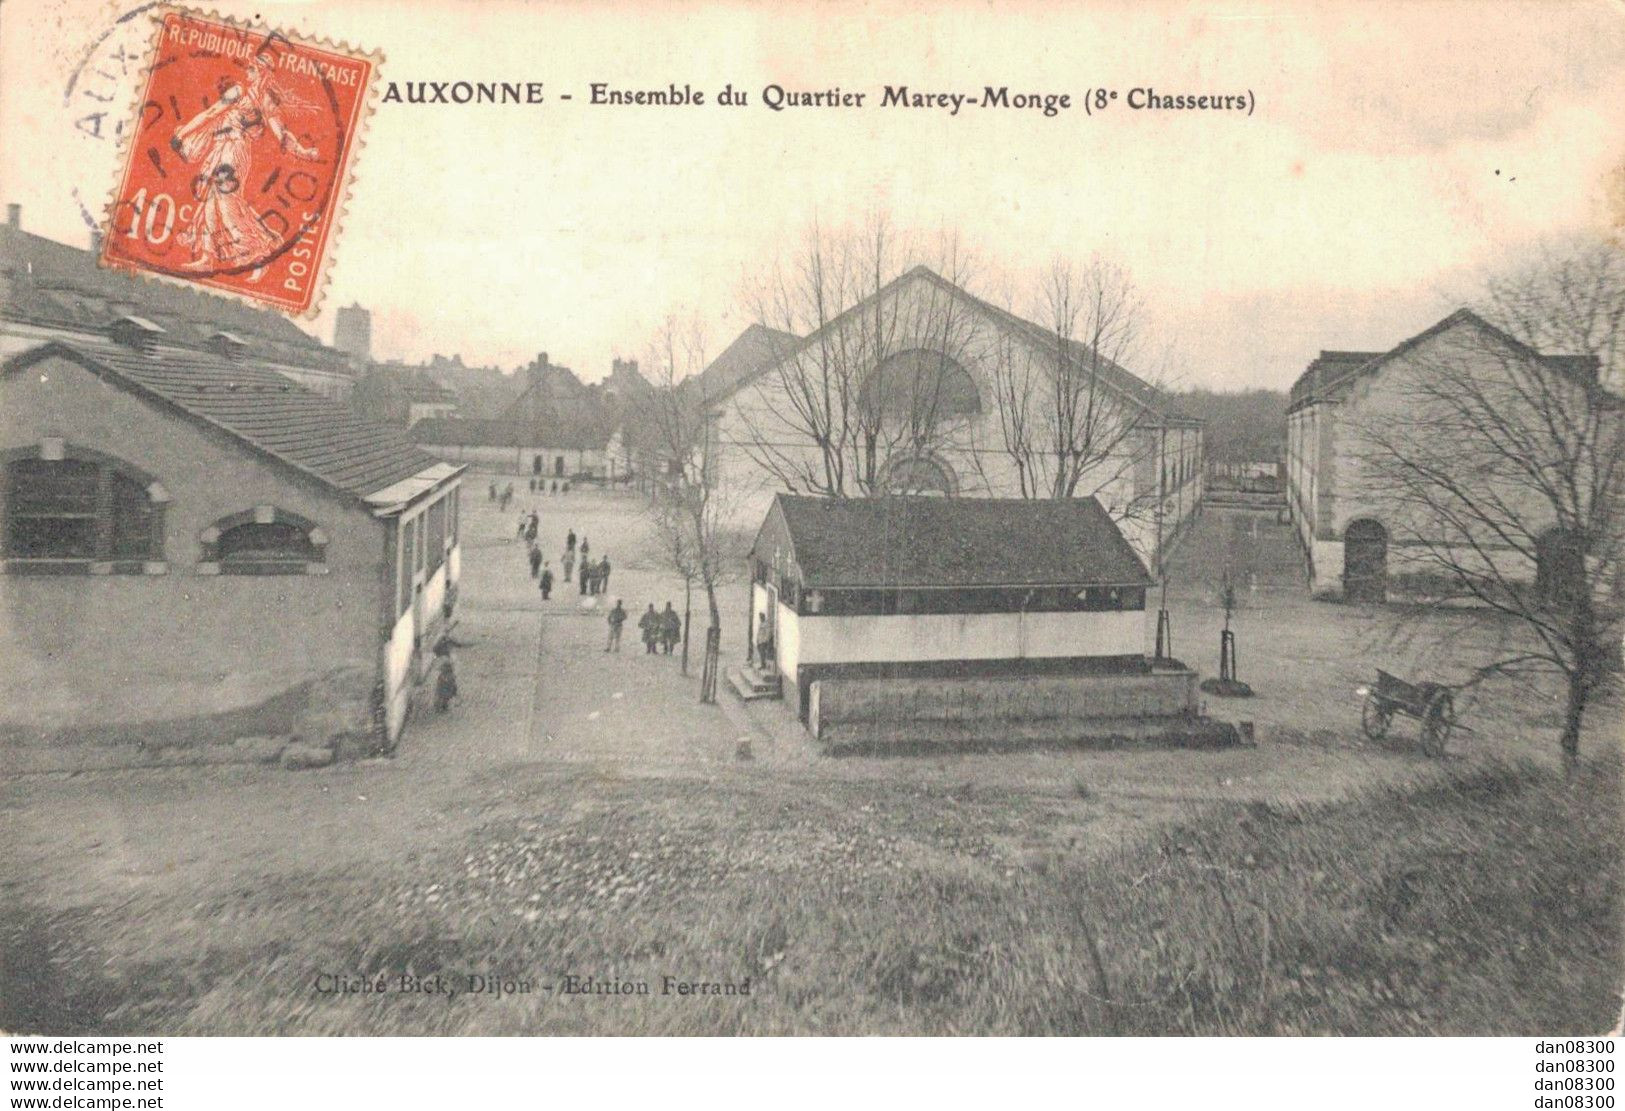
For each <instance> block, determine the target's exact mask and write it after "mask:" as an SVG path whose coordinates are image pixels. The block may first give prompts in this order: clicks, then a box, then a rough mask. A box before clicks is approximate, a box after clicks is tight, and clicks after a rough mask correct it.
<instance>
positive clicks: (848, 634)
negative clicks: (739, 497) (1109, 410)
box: [736, 494, 1192, 721]
mask: <svg viewBox="0 0 1625 1111" xmlns="http://www.w3.org/2000/svg"><path fill="white" fill-rule="evenodd" d="M750 570H751V609H750V615H749V621H750V625H749V628H748V630H747V639H746V644H748V645H758V644H760V643H761V642H762V640H763V637H762V631H763V628H764V626H765V627H766V628H767V630H768V633H769V636H770V639H771V641H772V644H773V659H772V661H771V663H770V665H769V670H770V671H771V672H776V676H778V677H782V680H783V683H784V686H785V692H786V695H787V696H788V695H789V694H790V692H792V691H793V692H794V693H795V698H796V700H797V705H798V708H799V712H800V715H801V717H802V719H803V720H804V721H805V720H808V718H809V715H811V714H814V703H815V702H816V691H815V687H817V685H818V684H820V683H823V684H825V685H826V688H827V687H828V686H829V685H830V684H831V683H843V684H844V683H850V682H855V681H866V680H875V679H886V680H899V679H909V680H921V681H932V682H937V683H939V684H940V683H955V684H962V683H968V682H977V681H984V680H986V681H991V680H1000V679H1005V680H1011V681H1017V680H1027V679H1035V678H1038V677H1047V678H1048V679H1050V680H1057V679H1065V678H1068V677H1073V678H1078V679H1079V682H1085V681H1086V682H1089V683H1095V684H1097V686H1096V688H1095V690H1096V694H1095V695H1094V696H1092V697H1097V698H1099V699H1101V701H1100V703H1099V704H1100V705H1101V706H1107V705H1110V704H1111V702H1112V699H1113V698H1117V697H1119V696H1120V695H1121V694H1122V691H1121V689H1120V688H1121V685H1122V683H1121V681H1124V680H1125V679H1126V680H1128V681H1131V683H1143V684H1150V685H1152V686H1156V685H1157V684H1164V683H1165V682H1166V683H1170V684H1171V685H1170V686H1168V687H1167V689H1165V690H1162V692H1161V694H1160V695H1152V694H1147V695H1146V698H1147V699H1148V700H1149V701H1147V702H1145V703H1144V705H1145V706H1146V707H1153V708H1154V709H1152V710H1148V711H1147V712H1158V713H1171V714H1178V713H1184V712H1187V711H1188V710H1189V709H1190V708H1191V702H1190V699H1191V697H1192V696H1191V693H1190V692H1191V689H1192V688H1191V686H1190V683H1189V682H1187V678H1188V677H1189V674H1190V673H1188V672H1186V671H1184V669H1183V668H1182V667H1172V666H1171V667H1170V668H1164V669H1163V671H1162V672H1161V673H1159V674H1160V675H1161V676H1163V677H1159V678H1148V677H1150V676H1152V675H1153V672H1154V671H1155V670H1156V669H1154V668H1153V666H1152V661H1150V660H1148V659H1147V653H1146V647H1147V641H1148V629H1147V622H1146V590H1147V588H1148V587H1150V586H1151V585H1152V580H1151V577H1150V575H1149V574H1147V572H1146V568H1145V565H1144V563H1142V562H1141V560H1140V558H1139V556H1138V555H1137V554H1136V553H1135V551H1134V549H1133V547H1132V546H1131V545H1130V544H1129V543H1128V541H1127V540H1126V539H1125V538H1124V536H1123V534H1122V532H1121V530H1120V529H1119V528H1118V527H1117V525H1116V524H1115V523H1113V521H1112V520H1111V518H1110V517H1109V516H1108V515H1107V514H1106V512H1105V510H1103V509H1102V508H1101V506H1100V504H1099V503H1098V502H1097V501H1095V499H1093V498H1072V499H1059V500H1024V499H1008V498H949V499H942V498H925V497H895V498H822V497H807V496H796V495H789V494H780V495H778V496H777V497H776V498H775V499H774V501H773V505H772V508H771V509H770V510H769V512H768V514H767V517H766V519H765V520H764V521H763V523H762V526H761V528H760V530H759V531H758V532H757V534H756V539H755V542H754V543H753V545H752V547H751V553H750ZM758 662H759V661H758ZM1175 671H1177V674H1178V676H1180V677H1179V678H1177V679H1173V680H1167V679H1166V678H1165V677H1166V675H1168V674H1173V673H1174V672H1175ZM1103 677H1110V682H1108V679H1107V678H1103ZM1103 683H1104V684H1106V687H1100V686H1099V685H1098V684H1103ZM736 685H737V684H736ZM1108 689H1109V690H1111V691H1114V692H1115V693H1112V694H1110V696H1109V697H1108V694H1107V693H1106V692H1107V691H1108ZM1147 689H1149V688H1147ZM1142 693H1143V691H1142ZM1164 696H1166V697H1164ZM1135 697H1139V695H1135ZM1159 699H1162V701H1159ZM1164 703H1165V704H1164ZM1136 705H1138V704H1136ZM1120 712H1122V711H1120Z"/></svg>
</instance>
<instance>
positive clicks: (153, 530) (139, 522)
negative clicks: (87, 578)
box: [0, 440, 169, 574]
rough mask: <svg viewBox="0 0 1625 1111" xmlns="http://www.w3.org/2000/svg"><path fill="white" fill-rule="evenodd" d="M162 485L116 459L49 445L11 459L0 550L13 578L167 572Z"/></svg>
mask: <svg viewBox="0 0 1625 1111" xmlns="http://www.w3.org/2000/svg"><path fill="white" fill-rule="evenodd" d="M168 501H169V494H168V493H167V492H166V491H165V490H164V488H163V486H162V485H160V484H159V483H158V482H156V481H155V480H153V479H152V478H151V476H149V475H145V474H143V473H141V472H140V471H137V470H136V469H135V468H133V467H131V466H129V465H128V464H126V463H123V462H121V461H119V460H117V459H114V458H112V457H111V456H106V455H102V454H100V453H99V452H95V451H90V450H88V449H83V448H75V447H71V446H69V445H66V444H64V443H63V442H62V441H60V440H48V441H46V442H44V443H43V444H41V445H40V446H39V447H37V448H30V449H27V450H26V451H25V452H20V453H12V454H11V456H10V458H9V460H8V461H7V462H6V463H5V471H4V481H3V483H0V517H3V518H4V523H3V528H0V544H3V554H4V558H5V570H6V571H7V572H10V573H14V574H142V573H155V572H159V571H161V570H163V562H162V561H163V547H164V534H163V507H164V505H165V504H166V503H167V502H168Z"/></svg>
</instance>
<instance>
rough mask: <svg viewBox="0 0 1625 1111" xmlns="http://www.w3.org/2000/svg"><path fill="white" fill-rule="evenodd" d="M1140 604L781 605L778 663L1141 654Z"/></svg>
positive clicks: (790, 674)
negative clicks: (807, 609) (948, 609)
mask: <svg viewBox="0 0 1625 1111" xmlns="http://www.w3.org/2000/svg"><path fill="white" fill-rule="evenodd" d="M1146 644H1147V618H1146V611H1144V610H1107V611H1082V610H1078V611H1069V612H1062V613H1025V614H1023V613H976V614H935V613H932V614H890V615H881V616H857V615H853V616H814V615H810V614H808V615H798V614H796V613H794V612H792V611H791V610H790V609H789V608H788V607H785V606H780V607H779V632H778V643H777V646H776V647H777V650H778V657H779V668H780V670H781V671H783V672H784V674H785V676H786V677H787V678H788V679H789V680H790V681H791V682H792V683H793V682H794V681H795V675H796V671H797V669H798V668H800V667H801V666H802V665H804V664H822V663H879V662H926V661H931V660H1016V659H1057V658H1065V657H1072V656H1126V655H1143V654H1144V653H1145V651H1146Z"/></svg>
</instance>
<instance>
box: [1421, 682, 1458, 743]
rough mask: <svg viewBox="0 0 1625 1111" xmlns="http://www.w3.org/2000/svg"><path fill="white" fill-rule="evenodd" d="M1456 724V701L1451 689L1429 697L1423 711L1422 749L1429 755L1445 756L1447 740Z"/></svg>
mask: <svg viewBox="0 0 1625 1111" xmlns="http://www.w3.org/2000/svg"><path fill="white" fill-rule="evenodd" d="M1455 724H1456V702H1455V700H1454V699H1453V698H1451V697H1450V692H1449V691H1439V692H1438V693H1437V694H1435V695H1434V696H1433V697H1432V698H1430V699H1428V705H1427V709H1426V710H1424V711H1423V713H1422V751H1423V752H1425V753H1427V754H1428V755H1429V756H1443V755H1444V746H1445V742H1446V741H1448V740H1449V739H1450V730H1451V729H1452V728H1453V727H1454V726H1455Z"/></svg>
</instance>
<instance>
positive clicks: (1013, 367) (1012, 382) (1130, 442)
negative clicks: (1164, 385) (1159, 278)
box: [991, 258, 1156, 516]
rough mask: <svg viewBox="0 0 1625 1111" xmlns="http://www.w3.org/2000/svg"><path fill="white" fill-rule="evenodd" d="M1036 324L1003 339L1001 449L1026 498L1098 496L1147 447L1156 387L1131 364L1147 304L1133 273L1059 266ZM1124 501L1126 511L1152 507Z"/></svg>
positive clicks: (997, 368) (1018, 321)
mask: <svg viewBox="0 0 1625 1111" xmlns="http://www.w3.org/2000/svg"><path fill="white" fill-rule="evenodd" d="M1037 286H1038V288H1037V292H1036V295H1035V296H1034V298H1033V301H1034V303H1035V307H1034V310H1033V312H1032V315H1033V316H1034V317H1036V318H1037V323H1032V322H1029V321H1028V320H1026V319H1023V318H1022V317H1021V316H1019V315H1017V314H1016V313H1014V312H1011V313H1009V314H1008V315H1009V317H1010V321H1011V322H1012V324H1013V325H1014V327H1011V328H1009V329H1007V330H1005V331H1004V332H1003V333H1002V334H1001V337H1000V338H999V340H998V341H997V342H996V343H995V345H994V348H995V349H994V352H993V355H994V357H993V359H992V375H991V378H992V388H993V392H994V400H995V404H996V408H997V413H998V427H997V430H996V438H995V444H994V449H995V450H996V451H998V452H1000V453H1002V454H1003V455H1004V456H1006V457H1008V459H1009V461H1010V463H1011V464H1012V466H1013V467H1014V470H1015V473H1016V478H1017V486H1018V490H1019V493H1020V495H1021V496H1022V497H1024V498H1071V497H1076V496H1078V495H1080V494H1099V493H1101V492H1102V491H1104V490H1105V489H1106V488H1107V487H1108V486H1110V485H1111V484H1113V483H1115V482H1117V481H1119V480H1120V479H1122V478H1124V477H1126V476H1127V475H1128V474H1129V473H1130V471H1131V469H1132V467H1133V466H1134V464H1135V462H1136V460H1137V459H1138V457H1139V455H1140V454H1141V453H1142V451H1143V449H1144V445H1143V444H1141V443H1140V442H1139V440H1140V438H1141V436H1142V433H1144V432H1145V430H1146V420H1145V418H1146V417H1147V416H1148V415H1150V413H1149V410H1148V405H1149V404H1150V403H1151V402H1153V401H1154V399H1155V395H1156V391H1155V389H1154V388H1153V387H1151V386H1150V385H1149V384H1147V383H1146V382H1145V381H1143V380H1142V379H1139V378H1136V377H1135V376H1134V375H1132V374H1130V373H1129V372H1128V371H1126V370H1124V369H1123V364H1124V363H1125V362H1133V361H1135V358H1136V356H1137V355H1138V354H1140V353H1141V348H1142V346H1143V345H1142V331H1143V325H1144V318H1145V306H1144V302H1143V301H1142V300H1141V299H1140V296H1139V294H1138V293H1137V292H1136V290H1135V288H1134V285H1133V283H1132V282H1131V281H1130V280H1129V278H1128V276H1127V275H1126V274H1125V273H1123V271H1122V270H1120V269H1118V268H1117V267H1116V266H1113V265H1112V264H1110V263H1108V262H1105V261H1103V260H1101V259H1099V258H1095V259H1092V260H1091V261H1090V262H1089V264H1088V265H1087V266H1084V267H1082V268H1081V269H1079V268H1075V267H1073V266H1072V265H1070V264H1068V263H1065V262H1058V263H1056V264H1055V265H1053V266H1052V267H1050V269H1049V270H1048V271H1046V272H1045V273H1044V275H1043V276H1042V277H1041V278H1040V279H1039V281H1038V283H1037ZM1144 509H1145V506H1141V505H1132V506H1131V505H1121V504H1120V505H1119V506H1118V509H1117V512H1118V514H1119V516H1123V515H1128V514H1132V513H1134V512H1138V511H1143V510H1144Z"/></svg>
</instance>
